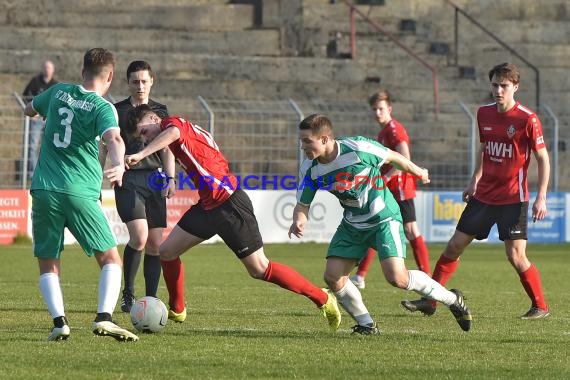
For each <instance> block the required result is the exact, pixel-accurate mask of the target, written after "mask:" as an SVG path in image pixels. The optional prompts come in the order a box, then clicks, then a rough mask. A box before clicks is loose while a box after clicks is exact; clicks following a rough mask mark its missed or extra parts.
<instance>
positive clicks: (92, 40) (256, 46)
mask: <svg viewBox="0 0 570 380" xmlns="http://www.w3.org/2000/svg"><path fill="white" fill-rule="evenodd" d="M0 35H1V36H2V37H1V38H0V49H20V48H21V47H22V46H25V47H26V49H30V50H44V51H49V50H62V49H68V50H71V51H80V52H81V53H84V52H85V51H87V50H88V49H91V48H92V47H94V46H104V47H105V48H107V49H110V50H111V51H114V52H120V53H123V52H139V54H140V53H141V52H142V53H143V55H144V54H147V53H170V52H177V53H192V54H198V53H199V54H203V53H209V54H229V55H244V56H248V55H249V56H256V55H272V56H276V55H279V53H280V50H279V31H278V30H268V29H265V30H261V29H257V30H237V31H231V32H230V31H222V32H200V31H198V32H189V31H186V30H161V29H147V28H144V29H139V28H135V29H129V30H124V29H117V28H103V29H101V28H94V27H87V28H85V27H66V28H60V27H53V28H48V27H19V28H14V27H11V26H8V27H0ZM70 35H74V36H75V37H76V38H73V39H70V38H69V36H70ZM117 36H121V37H120V38H117ZM143 41H144V42H143Z"/></svg>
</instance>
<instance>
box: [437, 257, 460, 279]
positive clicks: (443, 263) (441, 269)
mask: <svg viewBox="0 0 570 380" xmlns="http://www.w3.org/2000/svg"><path fill="white" fill-rule="evenodd" d="M458 265H459V259H457V260H454V259H449V258H447V257H445V256H444V255H441V256H440V257H439V260H437V263H436V264H435V269H434V270H433V276H432V278H433V279H434V280H435V281H437V282H439V283H440V284H441V285H443V286H445V284H447V281H449V279H450V278H451V276H453V273H455V270H456V269H457V266H458Z"/></svg>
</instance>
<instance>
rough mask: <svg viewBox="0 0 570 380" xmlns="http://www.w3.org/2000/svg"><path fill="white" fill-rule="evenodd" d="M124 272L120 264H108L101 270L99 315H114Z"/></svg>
mask: <svg viewBox="0 0 570 380" xmlns="http://www.w3.org/2000/svg"><path fill="white" fill-rule="evenodd" d="M122 274H123V271H122V269H121V266H120V265H119V264H107V265H104V266H103V268H101V275H100V277H99V304H98V305H97V313H109V314H111V315H113V311H115V305H116V304H117V300H118V299H119V293H120V292H121V277H122Z"/></svg>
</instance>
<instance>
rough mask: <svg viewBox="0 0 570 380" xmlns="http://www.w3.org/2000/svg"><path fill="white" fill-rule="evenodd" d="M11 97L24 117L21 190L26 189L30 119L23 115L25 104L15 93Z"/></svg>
mask: <svg viewBox="0 0 570 380" xmlns="http://www.w3.org/2000/svg"><path fill="white" fill-rule="evenodd" d="M12 95H13V96H14V98H15V99H16V102H17V103H18V105H19V106H20V107H21V108H22V116H24V141H23V144H24V147H23V150H24V151H23V157H22V167H21V177H20V178H21V179H22V189H27V188H28V146H29V138H28V135H29V134H30V117H29V116H27V115H24V109H25V108H26V102H24V99H22V97H21V96H20V94H18V93H17V92H15V91H14V92H13V93H12Z"/></svg>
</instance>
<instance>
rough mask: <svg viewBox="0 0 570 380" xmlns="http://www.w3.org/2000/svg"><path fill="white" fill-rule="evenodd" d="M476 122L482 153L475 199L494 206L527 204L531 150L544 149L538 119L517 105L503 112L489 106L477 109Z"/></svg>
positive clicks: (493, 105)
mask: <svg viewBox="0 0 570 380" xmlns="http://www.w3.org/2000/svg"><path fill="white" fill-rule="evenodd" d="M477 123H478V125H479V140H480V141H481V143H483V144H485V151H484V152H483V175H482V176H481V179H480V180H479V182H478V183H477V189H476V192H475V195H474V196H475V198H476V199H478V200H479V201H481V202H484V203H487V204H495V205H503V204H512V203H518V202H524V201H528V198H529V197H528V181H527V174H528V165H529V163H530V157H531V151H537V150H539V149H541V148H544V147H545V144H544V137H543V135H542V125H541V123H540V120H539V119H538V116H536V114H535V113H534V112H533V111H531V110H530V109H528V108H526V107H525V106H523V105H521V104H519V102H516V103H515V105H514V107H513V108H511V109H510V110H508V111H507V112H503V113H500V112H499V111H498V110H497V105H496V103H492V104H489V105H486V106H483V107H480V108H479V110H478V111H477Z"/></svg>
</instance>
